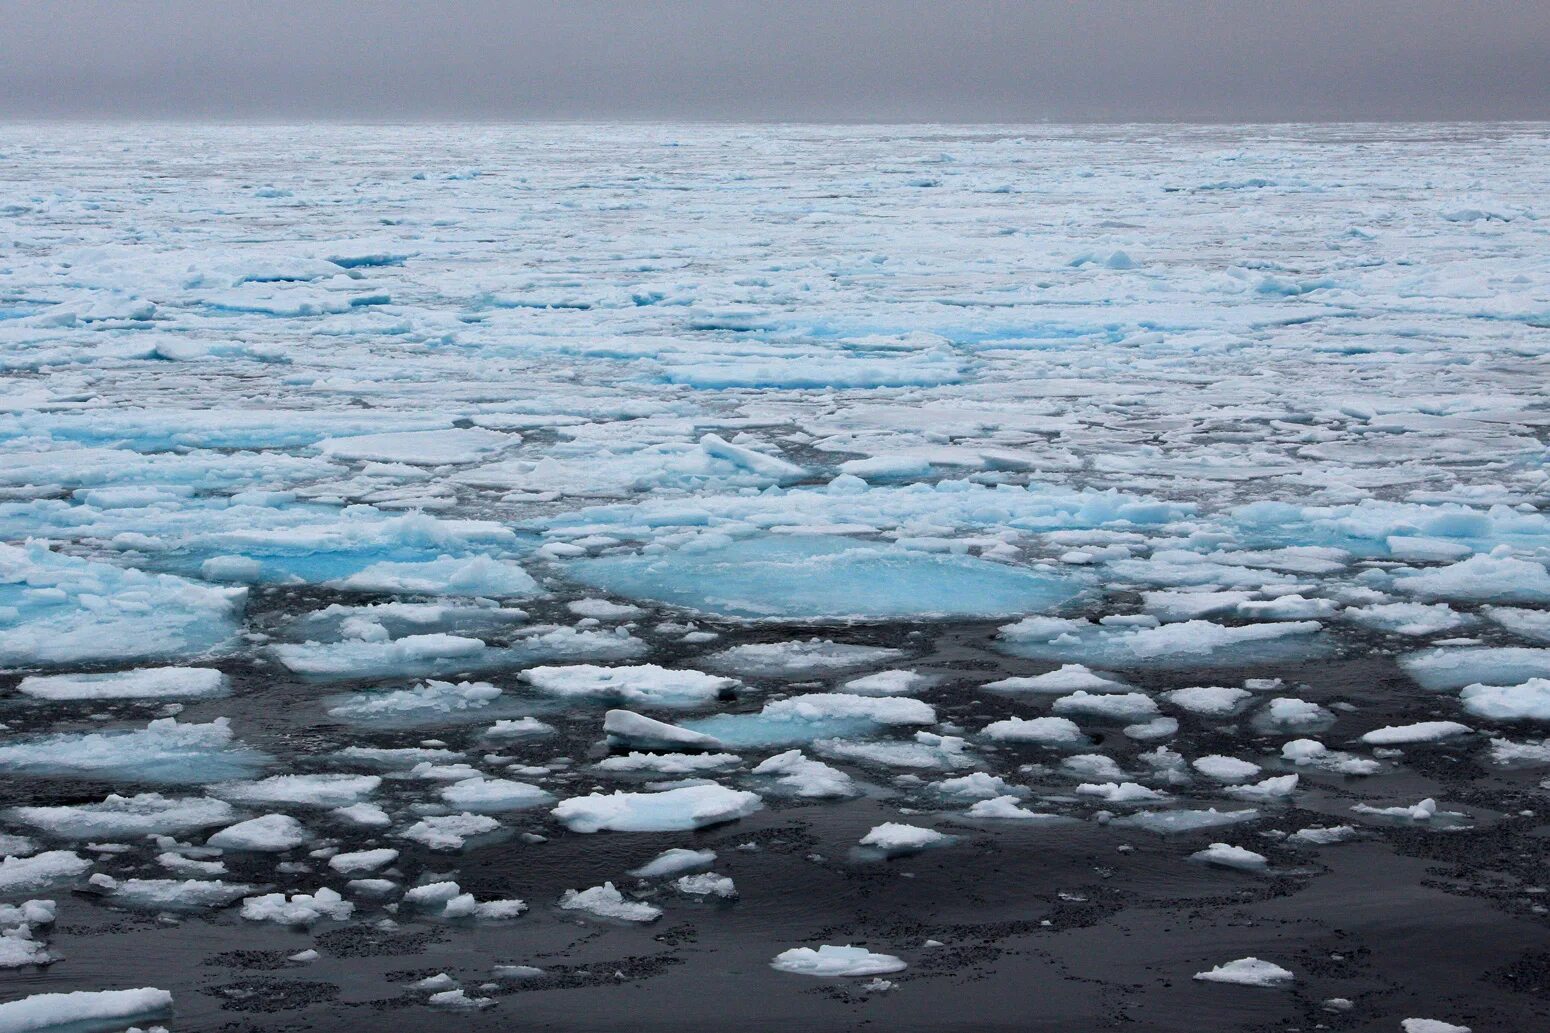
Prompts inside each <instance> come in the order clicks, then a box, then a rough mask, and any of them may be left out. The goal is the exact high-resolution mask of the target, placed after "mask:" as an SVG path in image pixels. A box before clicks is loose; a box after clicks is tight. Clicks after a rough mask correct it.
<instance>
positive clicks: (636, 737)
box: [603, 710, 722, 750]
mask: <svg viewBox="0 0 1550 1033" xmlns="http://www.w3.org/2000/svg"><path fill="white" fill-rule="evenodd" d="M603 733H604V734H605V735H606V736H607V737H608V745H609V746H613V747H638V748H640V749H647V750H720V749H721V745H722V744H721V742H720V740H718V739H717V738H715V737H714V736H711V735H705V734H704V733H702V732H696V731H691V730H689V729H688V728H680V727H679V726H678V725H673V724H668V723H667V722H666V721H658V720H656V719H655V718H651V717H646V716H644V715H642V714H637V713H635V712H634V711H630V710H610V711H609V712H608V713H606V714H604V715H603Z"/></svg>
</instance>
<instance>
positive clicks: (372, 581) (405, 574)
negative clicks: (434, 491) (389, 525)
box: [334, 556, 541, 599]
mask: <svg viewBox="0 0 1550 1033" xmlns="http://www.w3.org/2000/svg"><path fill="white" fill-rule="evenodd" d="M334 587H336V588H340V589H342V590H344V591H349V592H405V593H410V594H414V595H440V596H480V597H485V598H491V599H513V598H524V597H527V596H533V595H538V594H539V593H540V591H541V590H540V589H539V587H538V582H536V581H534V580H533V577H532V575H531V574H529V573H528V572H527V571H525V570H523V569H522V568H521V567H519V566H517V565H516V564H515V563H508V562H504V561H502V560H497V559H493V558H491V557H489V556H461V557H459V556H441V557H438V558H437V559H434V560H426V561H423V562H406V563H397V562H390V561H384V562H382V563H374V564H372V565H371V566H369V567H367V568H365V569H364V570H361V571H358V572H357V573H354V574H351V575H349V576H348V577H344V578H341V579H339V580H338V581H336V582H334Z"/></svg>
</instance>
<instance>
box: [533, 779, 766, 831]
mask: <svg viewBox="0 0 1550 1033" xmlns="http://www.w3.org/2000/svg"><path fill="white" fill-rule="evenodd" d="M762 806H763V804H762V803H761V801H760V800H759V797H758V796H757V795H756V794H754V793H749V792H743V791H740V790H736V789H728V788H726V787H725V786H719V785H699V786H685V787H683V788H680V789H669V790H666V791H665V792H660V793H624V792H616V793H613V794H611V795H610V794H606V793H593V794H592V795H590V796H577V797H572V798H571V799H569V800H561V801H560V803H559V805H558V806H556V807H555V808H554V810H553V812H552V813H553V814H554V816H555V817H556V818H558V819H559V820H560V821H562V822H564V823H565V825H566V826H567V827H568V828H570V830H571V831H572V832H601V831H610V832H683V831H688V830H691V829H699V828H704V827H706V826H707V825H717V824H720V823H721V822H726V821H733V820H735V819H737V818H742V817H746V816H747V815H749V814H752V813H753V812H754V811H757V810H758V809H759V808H760V807H762Z"/></svg>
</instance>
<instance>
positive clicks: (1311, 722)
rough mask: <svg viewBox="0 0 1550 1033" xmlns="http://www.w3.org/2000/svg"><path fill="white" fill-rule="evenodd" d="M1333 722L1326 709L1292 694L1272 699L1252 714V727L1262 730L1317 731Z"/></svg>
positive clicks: (1331, 715) (1333, 717) (1333, 716)
mask: <svg viewBox="0 0 1550 1033" xmlns="http://www.w3.org/2000/svg"><path fill="white" fill-rule="evenodd" d="M1334 723H1335V715H1334V714H1332V713H1330V712H1329V711H1328V710H1325V709H1324V708H1323V707H1321V706H1319V705H1318V704H1317V703H1310V702H1308V701H1307V700H1305V699H1297V698H1295V697H1292V696H1281V697H1278V698H1276V699H1273V700H1271V701H1270V702H1269V703H1266V704H1265V706H1264V708H1263V709H1261V710H1260V711H1259V713H1257V714H1255V715H1254V727H1255V728H1257V729H1259V730H1260V731H1262V732H1317V731H1320V730H1321V729H1324V728H1328V727H1329V726H1330V725H1332V724H1334Z"/></svg>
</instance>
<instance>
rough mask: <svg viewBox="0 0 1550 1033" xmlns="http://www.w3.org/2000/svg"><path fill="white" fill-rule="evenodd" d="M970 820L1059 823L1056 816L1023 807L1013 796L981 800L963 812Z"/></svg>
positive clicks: (1058, 818) (1058, 817)
mask: <svg viewBox="0 0 1550 1033" xmlns="http://www.w3.org/2000/svg"><path fill="white" fill-rule="evenodd" d="M964 813H965V814H966V815H968V816H969V817H970V818H994V819H996V820H1005V821H1059V820H1061V818H1060V816H1059V815H1057V814H1044V813H1041V812H1039V811H1030V810H1028V808H1026V807H1023V806H1022V805H1021V803H1020V802H1019V801H1018V799H1017V797H1015V796H998V797H996V798H995V799H993V800H981V801H979V802H978V803H976V804H975V805H974V806H972V807H970V808H969V809H968V810H967V811H965V812H964Z"/></svg>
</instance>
